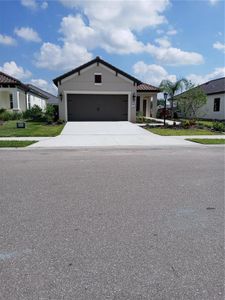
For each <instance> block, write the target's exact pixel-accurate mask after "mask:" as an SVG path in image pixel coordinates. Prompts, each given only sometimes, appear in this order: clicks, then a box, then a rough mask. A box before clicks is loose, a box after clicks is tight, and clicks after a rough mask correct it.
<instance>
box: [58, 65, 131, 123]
mask: <svg viewBox="0 0 225 300" xmlns="http://www.w3.org/2000/svg"><path fill="white" fill-rule="evenodd" d="M95 73H101V74H102V84H100V85H96V84H95V83H94V74H95ZM79 92H80V93H85V92H87V93H93V94H95V93H96V94H98V93H104V92H105V93H106V94H110V93H112V94H127V95H128V96H129V97H128V98H129V100H128V106H129V107H128V112H129V113H128V115H129V121H132V122H135V120H136V103H134V101H133V94H134V93H136V86H135V85H134V83H133V82H132V81H130V80H129V79H127V78H124V77H123V76H121V75H120V74H117V76H116V73H115V71H113V70H111V69H108V68H107V67H105V66H103V65H101V63H100V64H99V66H97V64H95V65H93V66H90V67H88V68H86V69H84V70H81V72H80V75H78V74H77V73H76V74H73V75H71V76H70V77H67V78H64V79H63V80H62V82H61V85H59V89H58V93H59V95H60V94H62V95H63V99H62V101H61V100H59V117H60V118H61V119H64V120H65V121H67V111H66V110H67V100H66V98H67V96H66V95H67V94H69V93H79Z"/></svg>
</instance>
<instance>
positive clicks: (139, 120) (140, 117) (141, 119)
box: [136, 112, 144, 123]
mask: <svg viewBox="0 0 225 300" xmlns="http://www.w3.org/2000/svg"><path fill="white" fill-rule="evenodd" d="M136 122H137V123H143V122H144V116H143V113H141V112H138V113H137V115H136Z"/></svg>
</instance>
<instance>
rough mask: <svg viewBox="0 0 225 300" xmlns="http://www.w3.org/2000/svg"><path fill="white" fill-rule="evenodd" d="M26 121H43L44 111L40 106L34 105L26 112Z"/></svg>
mask: <svg viewBox="0 0 225 300" xmlns="http://www.w3.org/2000/svg"><path fill="white" fill-rule="evenodd" d="M23 117H24V119H28V120H32V121H42V119H43V111H42V109H41V108H40V107H39V106H38V105H34V106H33V107H32V108H30V109H28V110H26V111H25V112H24V113H23Z"/></svg>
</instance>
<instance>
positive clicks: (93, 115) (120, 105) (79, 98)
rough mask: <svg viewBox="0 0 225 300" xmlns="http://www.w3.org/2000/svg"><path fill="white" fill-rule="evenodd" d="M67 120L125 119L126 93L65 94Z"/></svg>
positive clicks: (126, 107)
mask: <svg viewBox="0 0 225 300" xmlns="http://www.w3.org/2000/svg"><path fill="white" fill-rule="evenodd" d="M67 101H68V105H67V110H68V121H127V119H128V96H127V95H95V94H94V95H93V94H91V95H88V94H68V95H67Z"/></svg>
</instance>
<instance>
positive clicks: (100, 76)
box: [95, 74, 102, 84]
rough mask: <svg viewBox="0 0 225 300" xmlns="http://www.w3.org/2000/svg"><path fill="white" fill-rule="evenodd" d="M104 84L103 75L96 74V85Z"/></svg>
mask: <svg viewBox="0 0 225 300" xmlns="http://www.w3.org/2000/svg"><path fill="white" fill-rule="evenodd" d="M101 83H102V74H95V84H101Z"/></svg>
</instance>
